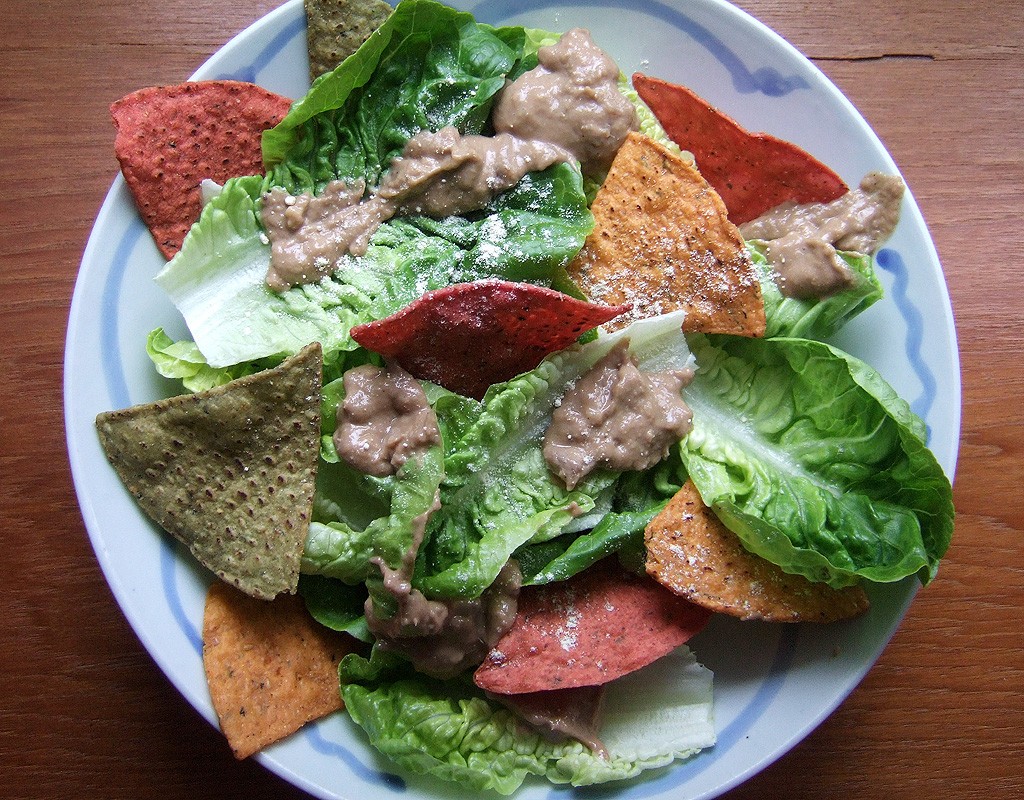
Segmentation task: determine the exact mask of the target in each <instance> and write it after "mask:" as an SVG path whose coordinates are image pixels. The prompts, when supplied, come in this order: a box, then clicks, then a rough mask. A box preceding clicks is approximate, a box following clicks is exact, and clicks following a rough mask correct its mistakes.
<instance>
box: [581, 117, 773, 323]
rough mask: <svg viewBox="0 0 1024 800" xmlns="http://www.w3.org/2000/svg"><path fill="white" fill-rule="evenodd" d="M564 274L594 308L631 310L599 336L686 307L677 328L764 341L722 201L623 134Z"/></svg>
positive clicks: (654, 148) (667, 158)
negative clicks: (587, 230)
mask: <svg viewBox="0 0 1024 800" xmlns="http://www.w3.org/2000/svg"><path fill="white" fill-rule="evenodd" d="M591 210H592V211H593V214H594V222H595V225H594V230H593V232H592V233H591V234H590V236H588V237H587V241H586V243H585V244H584V246H583V250H582V251H581V252H580V254H579V255H578V256H577V257H576V258H575V259H574V260H573V261H572V263H571V264H570V265H569V274H570V276H571V277H572V278H573V279H574V280H575V281H576V283H577V284H578V285H579V286H580V288H581V289H582V290H583V291H584V293H585V294H586V295H587V296H588V297H590V298H591V299H593V300H595V301H600V302H603V303H608V304H609V305H618V304H620V303H630V304H632V310H631V311H630V312H628V313H626V314H623V315H622V316H620V317H619V318H617V319H616V320H615V322H614V323H613V324H611V325H608V326H607V327H608V328H618V327H625V325H627V324H629V323H630V322H632V321H634V320H636V319H641V318H643V317H652V316H656V315H658V314H665V313H668V312H670V311H675V310H678V309H680V308H682V309H685V311H686V317H685V320H684V322H683V328H684V329H685V330H687V331H698V332H701V333H733V334H739V335H741V336H761V335H763V334H764V329H765V319H764V301H763V300H762V298H761V283H760V281H759V279H758V276H757V272H756V269H755V267H754V265H753V263H752V262H751V260H750V257H749V255H748V254H747V248H746V245H745V244H744V242H743V237H742V236H740V232H739V230H738V229H737V228H736V226H735V225H733V224H732V223H731V222H730V221H729V220H728V218H727V217H726V211H725V206H724V205H723V204H722V200H721V198H720V197H719V196H718V194H717V193H716V192H715V190H714V189H712V188H711V186H709V185H708V183H707V181H705V180H704V179H703V178H702V177H701V176H700V173H699V172H698V171H697V170H696V169H695V168H694V167H692V166H691V165H690V164H688V163H687V162H686V161H685V160H684V159H682V158H680V157H679V156H677V155H675V154H674V153H672V152H670V151H669V150H667V149H666V148H664V147H662V146H661V145H660V144H658V143H657V142H655V141H653V140H652V139H650V138H648V137H646V136H643V135H641V134H637V133H631V134H630V135H629V137H628V138H627V139H626V142H625V143H624V144H623V145H622V147H621V148H620V150H619V152H618V154H617V155H616V157H615V161H614V162H613V163H612V167H611V171H610V172H609V173H608V177H607V178H606V179H605V182H604V184H603V185H602V186H601V189H600V190H599V191H598V193H597V197H596V198H595V200H594V204H593V207H592V209H591Z"/></svg>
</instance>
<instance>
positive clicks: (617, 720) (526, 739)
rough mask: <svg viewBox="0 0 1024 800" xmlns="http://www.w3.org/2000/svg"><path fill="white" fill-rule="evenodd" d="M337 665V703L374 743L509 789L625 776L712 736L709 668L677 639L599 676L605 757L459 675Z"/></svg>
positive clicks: (393, 754) (406, 762)
mask: <svg viewBox="0 0 1024 800" xmlns="http://www.w3.org/2000/svg"><path fill="white" fill-rule="evenodd" d="M354 662H361V663H354ZM340 672H341V676H342V696H343V697H344V700H345V707H346V709H347V710H348V713H349V715H350V716H351V717H352V719H353V720H354V721H355V722H356V723H357V724H358V725H360V726H361V727H362V728H363V729H364V730H365V731H366V733H367V735H368V737H369V739H370V742H371V744H372V745H373V746H374V747H376V748H377V749H378V750H379V751H380V752H382V753H384V754H385V755H386V756H387V757H389V758H390V759H392V760H393V761H395V762H396V763H397V764H399V765H400V766H401V767H403V768H405V769H408V770H411V771H412V772H415V773H419V774H426V775H432V776H434V777H437V778H441V779H443V780H447V781H454V782H457V783H460V784H462V785H463V786H465V787H468V788H471V789H474V790H477V791H496V792H498V793H500V794H504V795H509V794H512V793H513V792H514V791H516V789H518V788H519V787H520V786H521V785H522V783H523V781H525V780H526V779H527V777H528V776H530V775H536V776H543V777H545V778H547V779H548V780H550V781H551V782H552V783H555V784H569V785H572V786H589V785H593V784H598V783H606V782H609V781H617V780H625V779H628V778H632V777H635V776H637V775H639V774H640V773H641V772H643V771H645V770H649V769H655V768H658V767H663V766H666V765H668V764H670V763H671V762H672V761H675V760H677V759H680V758H687V757H690V756H692V755H693V754H695V753H697V752H699V751H700V750H701V749H703V748H705V747H710V746H711V745H713V744H714V741H715V731H714V724H713V719H712V697H711V695H712V676H711V673H710V672H709V671H708V670H707V669H705V668H704V667H702V666H700V665H699V664H697V663H696V661H695V660H694V658H693V656H692V654H691V653H690V652H689V650H688V649H687V648H686V647H685V646H683V647H681V648H679V649H678V650H677V651H676V652H675V653H673V654H672V655H669V656H666V657H665V658H663V659H660V660H659V661H657V662H655V663H654V664H652V665H650V666H649V667H647V668H645V669H643V670H639V671H637V672H635V673H632V674H631V675H628V676H626V677H624V678H622V679H620V680H618V681H613V682H612V683H611V684H609V685H608V687H607V689H606V695H605V701H604V702H605V705H604V722H603V725H602V728H601V731H600V737H601V739H602V742H603V744H604V745H605V747H606V748H607V750H608V757H607V758H604V757H602V756H600V755H598V754H596V753H595V752H594V751H592V750H590V749H589V748H587V747H585V746H584V745H582V744H581V743H579V742H576V741H568V742H563V743H553V742H551V741H549V740H547V739H545V738H544V737H542V736H540V735H539V734H537V733H534V732H532V731H531V730H529V729H527V728H526V726H524V725H523V724H522V723H521V722H519V721H518V720H517V718H516V717H515V716H514V715H513V714H512V712H510V711H508V710H507V709H504V708H501V707H500V706H498V705H497V704H496V703H492V702H490V701H488V700H487V699H486V698H485V697H484V696H483V694H482V693H481V692H480V691H479V690H477V689H476V688H475V687H474V686H472V685H471V684H468V683H460V682H457V681H448V682H447V683H439V682H435V681H430V680H427V679H425V678H422V677H419V676H413V677H397V678H394V677H393V675H391V676H389V675H388V671H387V670H379V669H376V670H375V669H373V668H372V667H371V666H370V663H369V662H366V661H365V659H361V658H360V657H358V656H346V657H345V659H344V660H343V662H342V667H341V670H340ZM382 672H383V674H384V675H385V676H388V677H386V678H385V679H384V680H380V678H381V675H382ZM392 673H393V670H392ZM367 678H369V680H367ZM353 681H355V682H353Z"/></svg>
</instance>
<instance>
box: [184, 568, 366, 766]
mask: <svg viewBox="0 0 1024 800" xmlns="http://www.w3.org/2000/svg"><path fill="white" fill-rule="evenodd" d="M357 647H358V643H357V642H356V640H355V639H353V638H352V637H351V636H348V635H346V634H344V633H338V632H337V631H333V630H330V629H329V628H325V627H324V626H323V625H320V624H318V623H317V622H315V621H314V620H313V618H312V617H311V616H310V615H309V612H308V611H306V606H305V604H304V603H303V601H302V598H301V597H298V596H295V595H283V596H281V597H278V598H277V599H276V600H273V601H271V602H269V603H268V602H265V601H262V600H255V599H253V598H251V597H249V596H247V595H244V594H242V593H241V592H239V591H236V590H235V589H232V588H231V587H230V586H228V585H227V584H225V583H214V584H213V585H211V586H210V589H209V592H208V593H207V596H206V609H205V612H204V614H203V667H204V669H205V670H206V681H207V684H208V685H209V687H210V698H211V699H212V700H213V708H214V710H215V711H216V712H217V718H218V720H219V721H220V727H221V730H222V731H223V732H224V735H225V736H226V737H227V740H228V744H229V745H230V746H231V749H232V751H233V752H234V754H235V756H236V757H237V758H246V757H247V756H250V755H252V754H253V753H255V752H258V751H259V750H262V749H263V748H264V747H266V746H267V745H269V744H272V743H273V742H276V741H278V740H279V739H283V738H284V737H285V736H288V735H289V734H291V733H293V732H295V731H297V730H298V729H299V728H301V727H302V726H303V725H305V724H306V723H307V722H311V721H313V720H315V719H319V718H320V717H323V716H326V715H327V714H330V713H331V712H333V711H337V710H339V709H340V708H341V707H342V700H341V692H340V687H339V683H338V662H339V661H341V659H342V657H343V656H345V655H346V654H348V653H350V652H352V651H353V650H355V649H357Z"/></svg>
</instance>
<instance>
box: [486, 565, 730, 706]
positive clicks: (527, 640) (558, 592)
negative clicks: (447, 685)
mask: <svg viewBox="0 0 1024 800" xmlns="http://www.w3.org/2000/svg"><path fill="white" fill-rule="evenodd" d="M710 617H711V614H710V612H708V611H706V610H705V609H703V608H701V607H699V606H696V605H694V604H692V603H690V602H688V601H687V600H684V599H683V598H681V597H678V596H676V595H674V594H673V593H672V592H669V591H666V590H665V589H664V588H663V587H662V586H659V585H658V584H657V583H656V582H655V581H653V580H651V579H650V578H648V577H647V576H645V575H637V574H635V573H632V572H628V571H627V570H625V569H624V568H623V567H622V566H621V565H620V564H619V562H618V560H617V559H616V558H615V557H614V556H613V557H610V558H606V559H604V560H603V561H600V562H598V563H597V564H595V565H594V566H592V567H590V568H589V569H587V570H584V571H583V572H581V573H579V574H578V575H574V576H573V577H572V578H570V579H569V580H567V581H560V582H557V583H551V584H546V585H543V586H530V587H526V588H524V589H523V590H522V592H521V593H520V595H519V607H518V610H517V613H516V618H515V621H514V622H513V624H512V628H511V629H510V630H509V631H508V632H507V633H506V634H505V635H504V636H503V637H502V638H501V639H500V640H499V641H498V643H497V644H496V645H495V646H494V648H493V649H492V650H491V652H490V653H488V655H487V658H486V659H485V660H484V662H483V663H482V664H481V665H480V666H479V667H478V668H477V670H476V672H475V673H474V675H473V680H474V681H475V682H476V685H477V686H479V687H480V688H481V689H484V690H486V691H488V692H493V693H494V694H523V693H526V692H540V691H547V690H550V689H568V688H573V687H579V686H600V685H603V684H605V683H607V682H608V681H611V680H614V679H615V678H618V677H621V676H622V675H626V674H628V673H630V672H633V671H635V670H638V669H640V668H641V667H645V666H647V665H648V664H650V663H651V662H653V661H656V660H657V659H659V658H661V657H662V656H664V655H667V654H668V653H670V652H672V651H673V650H674V649H675V648H677V647H678V646H679V645H681V644H683V643H684V642H686V641H687V640H688V639H690V638H691V637H692V636H694V635H695V634H696V633H698V632H699V631H700V630H701V629H702V628H703V627H704V625H705V624H707V621H708V619H710Z"/></svg>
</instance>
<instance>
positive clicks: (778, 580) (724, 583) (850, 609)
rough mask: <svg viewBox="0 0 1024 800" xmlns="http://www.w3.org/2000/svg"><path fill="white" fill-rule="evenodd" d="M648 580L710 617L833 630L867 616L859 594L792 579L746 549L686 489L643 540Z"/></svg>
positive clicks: (689, 487)
mask: <svg viewBox="0 0 1024 800" xmlns="http://www.w3.org/2000/svg"><path fill="white" fill-rule="evenodd" d="M644 540H645V543H646V545H647V572H648V574H650V575H651V576H652V577H654V578H655V579H656V580H657V581H658V582H659V583H661V584H662V585H664V586H666V587H668V588H669V589H671V590H672V591H673V592H675V593H676V594H678V595H680V596H682V597H685V598H686V599H687V600H689V601H691V602H693V603H696V604H698V605H701V606H704V607H705V608H708V609H710V610H711V611H717V612H721V613H723V614H729V615H731V616H734V617H739V618H740V619H745V620H750V619H759V620H766V621H769V622H834V621H836V620H840V619H846V618H848V617H852V616H855V615H857V614H859V613H861V612H862V611H864V610H866V609H867V607H868V605H869V602H868V597H867V595H866V594H865V593H864V590H863V589H862V588H861V587H860V586H850V587H847V588H844V589H833V588H832V587H831V586H829V585H828V584H825V583H812V582H811V581H809V580H807V579H806V578H804V577H803V576H802V575H791V574H789V573H787V572H783V571H782V569H781V568H780V567H778V566H776V565H775V564H772V563H771V562H770V561H766V560H765V559H763V558H761V557H760V556H757V555H755V554H753V553H751V552H750V551H748V550H747V549H746V548H744V547H743V544H742V542H741V541H740V538H739V537H738V536H737V535H736V534H735V533H733V532H732V531H731V530H729V529H728V528H726V527H725V525H723V524H722V522H720V521H719V519H718V517H716V516H715V514H714V512H713V511H712V510H711V509H710V508H708V507H707V506H706V505H704V501H703V500H701V497H700V495H699V494H698V493H697V489H696V487H695V486H694V485H693V483H692V482H690V481H687V482H686V484H684V486H683V488H682V489H680V490H679V492H678V493H677V494H676V495H675V497H673V498H672V500H671V501H670V502H669V504H668V505H667V506H666V507H665V509H664V510H663V511H662V512H661V513H660V514H658V516H656V517H655V518H654V519H653V520H651V522H650V524H649V525H648V526H647V530H646V531H645V532H644Z"/></svg>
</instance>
